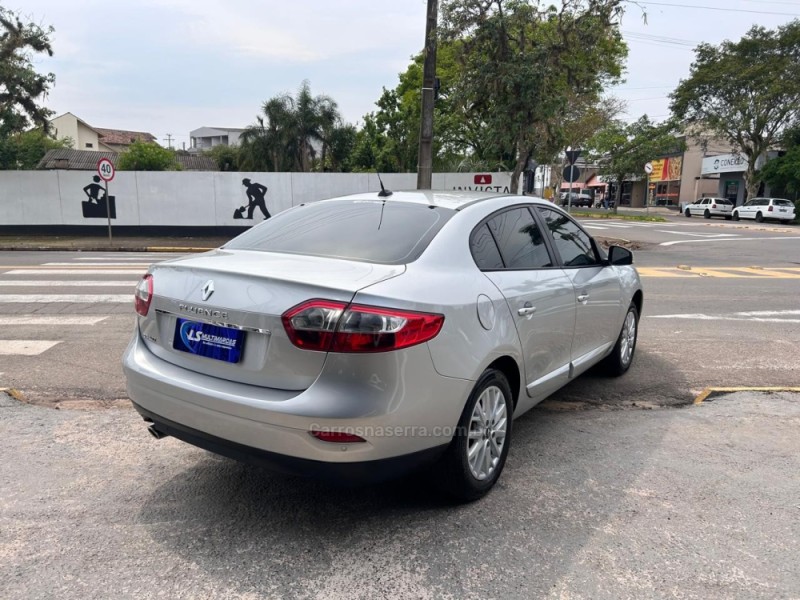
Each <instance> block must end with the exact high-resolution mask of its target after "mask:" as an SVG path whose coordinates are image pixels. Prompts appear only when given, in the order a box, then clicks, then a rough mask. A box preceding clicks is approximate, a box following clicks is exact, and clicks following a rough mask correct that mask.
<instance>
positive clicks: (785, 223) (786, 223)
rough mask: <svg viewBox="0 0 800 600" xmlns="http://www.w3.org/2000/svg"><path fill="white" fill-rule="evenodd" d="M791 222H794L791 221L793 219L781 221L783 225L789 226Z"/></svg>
mask: <svg viewBox="0 0 800 600" xmlns="http://www.w3.org/2000/svg"><path fill="white" fill-rule="evenodd" d="M791 222H792V220H791V219H783V220H782V221H781V223H783V224H784V225H788V224H789V223H791Z"/></svg>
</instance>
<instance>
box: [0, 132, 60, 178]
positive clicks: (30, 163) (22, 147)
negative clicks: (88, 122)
mask: <svg viewBox="0 0 800 600" xmlns="http://www.w3.org/2000/svg"><path fill="white" fill-rule="evenodd" d="M72 143H73V142H72V140H71V139H70V138H65V139H63V140H54V139H53V138H51V137H50V136H49V135H47V134H45V133H44V132H43V131H42V130H41V129H31V130H29V131H24V132H22V133H14V134H12V135H8V136H5V137H0V169H13V170H29V169H35V168H36V165H38V164H39V161H40V160H42V158H44V155H45V154H47V151H48V150H55V149H57V148H71V147H72Z"/></svg>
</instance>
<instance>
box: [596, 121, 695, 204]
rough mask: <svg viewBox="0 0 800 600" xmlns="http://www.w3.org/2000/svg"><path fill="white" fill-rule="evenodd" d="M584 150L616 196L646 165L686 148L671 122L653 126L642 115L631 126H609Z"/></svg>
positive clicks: (618, 123) (615, 123)
mask: <svg viewBox="0 0 800 600" xmlns="http://www.w3.org/2000/svg"><path fill="white" fill-rule="evenodd" d="M586 146H587V148H588V150H589V160H590V161H592V162H596V163H597V165H598V172H599V173H600V174H601V175H605V176H607V177H610V178H612V179H613V180H614V181H616V182H617V194H618V195H619V194H620V193H621V192H622V182H623V181H625V180H627V179H632V178H636V177H641V176H642V174H643V173H644V165H645V164H646V163H647V162H648V161H650V160H653V159H655V158H658V157H661V156H665V155H668V154H677V153H679V152H682V151H683V150H684V149H685V147H686V144H685V140H684V138H682V137H680V136H677V135H676V127H675V124H674V122H671V121H667V122H666V123H662V124H655V123H653V122H652V121H651V120H650V119H649V118H648V116H647V115H643V116H641V117H639V119H637V120H636V121H634V122H633V123H624V122H622V121H611V122H609V123H608V124H607V126H606V127H604V128H603V129H601V130H600V131H598V132H597V133H596V134H595V135H594V136H593V137H592V138H591V139H590V140H589V142H588V143H587V145H586ZM618 200H619V198H618ZM618 205H619V202H617V206H618Z"/></svg>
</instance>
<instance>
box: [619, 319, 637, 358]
mask: <svg viewBox="0 0 800 600" xmlns="http://www.w3.org/2000/svg"><path fill="white" fill-rule="evenodd" d="M621 341H622V343H621V344H620V348H619V353H620V360H621V362H622V364H623V365H624V366H625V367H627V366H628V365H629V364H630V362H631V359H632V358H633V347H634V345H635V344H636V316H635V315H634V314H633V311H628V315H627V316H626V317H625V324H624V325H623V326H622V340H621Z"/></svg>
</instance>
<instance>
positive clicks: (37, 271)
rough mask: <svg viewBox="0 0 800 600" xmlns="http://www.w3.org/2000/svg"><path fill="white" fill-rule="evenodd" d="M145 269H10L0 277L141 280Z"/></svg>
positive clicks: (0, 274)
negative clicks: (122, 277)
mask: <svg viewBox="0 0 800 600" xmlns="http://www.w3.org/2000/svg"><path fill="white" fill-rule="evenodd" d="M144 272H145V269H140V268H137V269H127V270H126V269H12V270H11V271H6V272H5V273H0V276H5V275H139V277H137V279H140V278H141V275H143V274H144Z"/></svg>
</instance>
